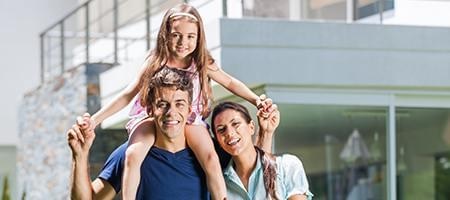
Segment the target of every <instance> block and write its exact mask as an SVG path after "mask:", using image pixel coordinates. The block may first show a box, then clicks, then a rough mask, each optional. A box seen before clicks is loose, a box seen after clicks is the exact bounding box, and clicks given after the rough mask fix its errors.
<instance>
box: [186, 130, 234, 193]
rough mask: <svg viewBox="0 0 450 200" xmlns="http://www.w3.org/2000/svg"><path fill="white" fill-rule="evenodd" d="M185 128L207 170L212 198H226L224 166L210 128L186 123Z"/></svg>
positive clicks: (195, 151)
mask: <svg viewBox="0 0 450 200" xmlns="http://www.w3.org/2000/svg"><path fill="white" fill-rule="evenodd" d="M185 130H186V134H185V135H186V140H187V143H188V145H189V147H190V148H191V149H192V151H193V152H194V154H195V156H196V157H197V160H198V161H199V163H200V165H201V166H202V168H203V171H205V174H206V181H207V185H208V190H209V192H210V193H211V196H212V199H214V200H218V199H220V200H223V199H226V194H227V190H226V187H225V180H224V179H223V175H222V168H221V167H220V162H219V157H218V156H217V153H216V151H215V150H214V144H213V142H212V140H211V136H210V135H209V132H208V130H207V129H206V127H204V126H202V125H186V129H185Z"/></svg>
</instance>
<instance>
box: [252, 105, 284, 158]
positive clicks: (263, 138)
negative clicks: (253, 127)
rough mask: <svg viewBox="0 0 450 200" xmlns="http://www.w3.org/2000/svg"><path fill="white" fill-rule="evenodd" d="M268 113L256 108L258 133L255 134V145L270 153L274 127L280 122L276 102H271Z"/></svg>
mask: <svg viewBox="0 0 450 200" xmlns="http://www.w3.org/2000/svg"><path fill="white" fill-rule="evenodd" d="M268 110H270V113H268V116H266V115H267V113H265V112H262V111H261V110H258V112H257V114H256V115H257V117H258V124H259V134H258V135H257V136H256V146H258V147H259V148H261V149H262V150H264V151H265V152H269V153H272V141H273V134H274V133H275V129H276V128H277V127H278V125H279V124H280V111H278V107H277V105H276V104H271V105H270V106H269V108H268Z"/></svg>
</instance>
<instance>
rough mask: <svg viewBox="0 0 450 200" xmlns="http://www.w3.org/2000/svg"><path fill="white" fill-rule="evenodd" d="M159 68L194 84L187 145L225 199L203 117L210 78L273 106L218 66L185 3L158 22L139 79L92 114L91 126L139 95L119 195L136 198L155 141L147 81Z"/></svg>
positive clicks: (215, 192)
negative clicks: (178, 72)
mask: <svg viewBox="0 0 450 200" xmlns="http://www.w3.org/2000/svg"><path fill="white" fill-rule="evenodd" d="M162 67H169V68H176V69H180V70H184V71H187V72H190V73H191V74H192V79H193V83H194V95H193V102H192V113H191V115H190V117H189V119H188V125H187V126H186V131H185V133H186V139H187V143H188V146H189V147H190V148H191V149H192V150H193V152H194V154H195V155H196V157H197V159H198V160H199V162H200V165H201V166H202V168H203V170H204V171H205V173H206V178H207V185H208V189H209V191H210V192H211V195H212V197H213V199H224V198H226V188H225V183H224V180H223V176H222V171H221V168H220V164H219V159H218V156H217V154H216V152H215V150H214V147H213V143H212V140H211V138H210V135H209V132H208V130H207V126H206V123H205V122H204V121H203V119H204V118H206V117H207V116H208V106H209V103H210V100H211V99H212V98H211V96H212V95H211V86H210V79H212V80H214V81H216V82H217V83H219V84H220V85H222V86H223V87H225V88H227V89H228V90H229V91H231V92H233V93H234V94H236V95H238V96H240V97H242V98H244V99H245V100H247V101H249V102H250V103H252V104H254V105H255V106H257V107H258V108H259V109H260V110H263V111H264V109H265V108H267V107H268V105H270V104H271V100H270V99H264V100H260V98H259V97H258V96H257V95H256V94H255V93H253V92H252V91H251V90H250V89H249V88H248V87H246V86H245V85H244V84H243V83H242V82H241V81H239V80H237V79H235V78H233V77H231V76H230V75H228V74H227V73H225V72H224V71H222V69H221V68H219V67H218V66H217V64H216V63H215V62H214V59H213V58H212V57H211V56H210V54H209V52H208V50H207V48H206V40H205V33H204V28H203V22H202V19H201V17H200V15H199V13H198V11H197V10H196V9H195V8H194V7H192V6H190V5H187V4H180V5H178V6H175V7H173V8H171V9H169V10H168V11H167V12H166V13H165V15H164V17H163V21H162V23H161V26H160V29H159V32H158V37H157V43H156V47H155V49H154V50H153V51H152V52H151V53H150V55H149V56H148V57H147V59H146V62H145V63H144V67H143V69H142V70H141V72H140V73H139V75H138V77H137V78H136V79H135V80H134V81H133V82H132V83H130V84H129V85H128V86H127V88H125V89H124V90H123V91H122V92H121V93H120V94H119V95H118V97H116V98H115V99H114V100H113V101H112V102H111V103H109V104H108V105H106V106H105V107H103V108H102V109H101V110H100V111H98V112H97V113H95V114H94V115H93V116H92V118H91V121H90V122H85V123H90V124H89V126H90V127H95V126H97V125H98V124H99V123H100V122H102V121H103V120H104V119H105V118H107V117H108V116H110V115H112V114H114V113H115V112H117V111H118V110H120V109H122V108H123V107H125V106H126V105H127V104H128V103H129V102H130V101H131V100H132V99H133V98H134V97H135V96H136V95H137V94H139V98H138V99H137V100H136V102H135V104H134V106H133V108H132V109H131V112H130V114H131V115H132V119H131V120H130V121H129V122H128V124H127V130H128V131H129V137H130V138H129V146H128V149H127V151H126V158H125V169H124V175H123V183H122V188H123V199H134V198H135V195H136V191H137V188H138V185H139V180H140V166H141V163H142V161H143V160H144V158H145V156H146V154H147V152H148V150H149V149H150V147H151V146H152V145H153V144H154V141H155V130H154V128H151V129H150V130H149V129H148V127H154V122H153V119H152V118H151V113H150V116H148V115H147V112H146V109H145V107H146V106H147V105H145V102H146V101H145V100H146V99H147V90H148V87H147V86H148V81H149V80H150V78H151V77H152V76H153V75H154V73H155V71H158V70H159V69H160V68H162ZM264 112H265V111H264Z"/></svg>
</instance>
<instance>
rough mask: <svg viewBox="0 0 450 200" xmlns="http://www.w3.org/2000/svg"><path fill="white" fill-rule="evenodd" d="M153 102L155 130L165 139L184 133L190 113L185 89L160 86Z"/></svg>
mask: <svg viewBox="0 0 450 200" xmlns="http://www.w3.org/2000/svg"><path fill="white" fill-rule="evenodd" d="M157 92H158V94H156V99H155V102H154V103H153V117H154V120H155V124H156V132H157V133H158V132H159V133H161V134H162V136H163V137H165V138H167V139H175V138H177V137H178V136H179V135H180V134H183V135H184V127H185V125H186V120H187V118H188V116H189V113H190V105H189V102H188V99H189V94H188V92H187V91H181V90H176V89H175V88H160V89H158V91H157Z"/></svg>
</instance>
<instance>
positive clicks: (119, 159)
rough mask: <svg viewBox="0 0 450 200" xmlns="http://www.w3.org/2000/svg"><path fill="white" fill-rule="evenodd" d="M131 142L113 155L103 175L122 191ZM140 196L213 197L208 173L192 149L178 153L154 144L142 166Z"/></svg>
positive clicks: (147, 197)
mask: <svg viewBox="0 0 450 200" xmlns="http://www.w3.org/2000/svg"><path fill="white" fill-rule="evenodd" d="M127 147H128V143H124V144H122V145H121V146H120V147H118V148H117V149H116V150H114V152H113V153H112V154H111V155H110V156H109V158H108V160H107V161H106V163H105V165H104V166H103V169H102V171H101V172H100V175H99V178H101V179H103V180H105V181H107V182H109V183H110V184H111V186H113V188H114V189H115V190H116V192H117V193H118V192H119V191H120V190H121V183H122V172H123V167H124V166H123V163H124V160H125V151H126V149H127ZM136 199H209V193H208V188H207V186H206V180H205V174H204V172H203V170H202V168H201V166H200V164H199V163H198V162H197V160H196V158H195V155H194V153H193V152H192V150H190V149H189V148H186V149H184V150H181V151H179V152H176V153H171V152H168V151H166V150H163V149H160V148H157V147H155V146H153V147H152V148H151V149H150V151H149V153H148V154H147V156H146V158H145V159H144V162H143V163H142V166H141V182H140V184H139V188H138V192H137V195H136Z"/></svg>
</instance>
